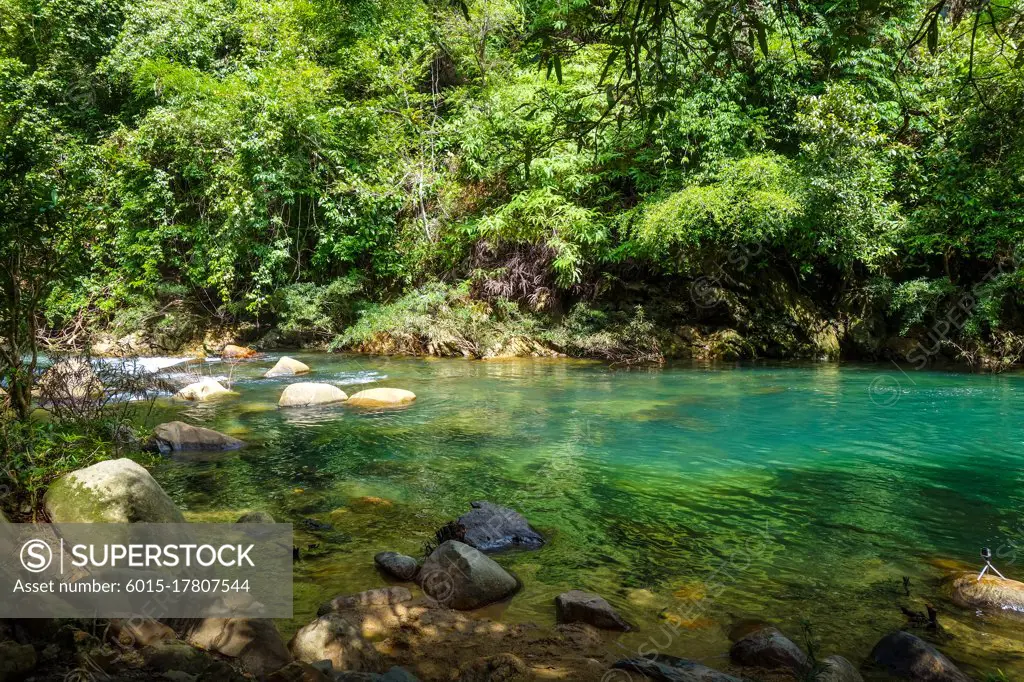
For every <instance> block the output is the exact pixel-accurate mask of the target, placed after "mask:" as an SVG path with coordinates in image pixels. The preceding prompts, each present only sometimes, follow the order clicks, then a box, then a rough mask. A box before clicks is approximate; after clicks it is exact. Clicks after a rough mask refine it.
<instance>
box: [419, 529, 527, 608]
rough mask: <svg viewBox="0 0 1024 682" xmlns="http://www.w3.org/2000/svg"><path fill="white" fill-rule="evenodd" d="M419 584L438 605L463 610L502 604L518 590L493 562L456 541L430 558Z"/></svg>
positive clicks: (424, 563)
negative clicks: (502, 601) (494, 603)
mask: <svg viewBox="0 0 1024 682" xmlns="http://www.w3.org/2000/svg"><path fill="white" fill-rule="evenodd" d="M419 581H420V585H421V586H422V587H423V591H424V592H426V593H427V594H428V595H430V596H431V597H433V598H434V599H436V600H437V601H438V602H440V603H442V604H444V605H445V606H448V607H449V608H453V609H459V610H462V611H467V610H470V609H476V608H479V607H481V606H485V605H486V604H490V603H492V602H496V601H500V600H502V599H504V598H506V597H508V596H510V595H512V594H513V593H514V592H515V591H516V590H517V589H518V588H519V582H518V581H517V580H516V579H515V578H513V577H512V576H511V575H510V574H509V573H508V572H507V571H506V570H505V569H503V568H502V567H501V566H499V565H498V564H497V563H496V562H495V561H494V560H493V559H491V558H490V557H488V556H485V555H484V554H483V553H481V552H479V551H477V550H476V549H474V548H472V547H470V546H469V545H467V544H465V543H463V542H458V541H457V540H449V541H448V542H445V543H443V544H442V545H441V546H440V547H438V548H437V549H435V550H434V551H433V552H432V553H431V555H430V556H429V557H427V560H426V561H424V562H423V566H422V567H421V568H420V575H419Z"/></svg>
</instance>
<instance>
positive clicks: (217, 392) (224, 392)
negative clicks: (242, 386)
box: [174, 379, 234, 402]
mask: <svg viewBox="0 0 1024 682" xmlns="http://www.w3.org/2000/svg"><path fill="white" fill-rule="evenodd" d="M230 395H234V393H233V392H232V391H229V390H228V389H226V388H224V387H223V386H221V384H220V382H219V381H217V380H216V379H200V380H199V381H197V382H195V383H194V384H189V385H188V386H186V387H185V388H183V389H181V390H180V391H178V392H177V393H175V394H174V397H175V398H176V399H178V400H191V401H194V402H205V401H207V400H214V399H216V398H224V397H227V396H230Z"/></svg>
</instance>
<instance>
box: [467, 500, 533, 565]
mask: <svg viewBox="0 0 1024 682" xmlns="http://www.w3.org/2000/svg"><path fill="white" fill-rule="evenodd" d="M469 506H470V507H472V509H470V510H469V511H468V512H467V513H465V514H463V515H462V516H460V517H459V520H458V524H459V525H460V526H462V527H463V528H464V529H465V534H464V536H463V537H462V541H463V542H465V543H466V544H467V545H469V546H470V547H475V548H476V549H479V550H480V551H481V552H500V551H502V550H506V549H512V548H518V549H537V548H539V547H540V546H542V545H543V544H544V538H543V537H542V536H541V534H540V533H538V532H537V531H535V530H534V529H533V528H531V527H530V524H529V523H528V522H527V521H526V519H525V518H524V517H523V515H522V514H520V513H519V512H517V511H515V510H514V509H509V508H508V507H501V506H499V505H496V504H492V503H490V502H486V501H483V500H480V501H477V502H470V504H469Z"/></svg>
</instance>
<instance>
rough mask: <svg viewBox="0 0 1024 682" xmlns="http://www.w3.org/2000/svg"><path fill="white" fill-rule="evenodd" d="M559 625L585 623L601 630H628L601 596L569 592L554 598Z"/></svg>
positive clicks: (582, 592)
mask: <svg viewBox="0 0 1024 682" xmlns="http://www.w3.org/2000/svg"><path fill="white" fill-rule="evenodd" d="M555 616H556V619H557V620H558V622H559V623H587V624H588V625H593V626H594V627H596V628H601V629H602V630H629V624H628V623H626V621H624V620H623V619H622V616H620V615H619V614H618V612H617V611H616V610H615V609H613V608H612V605H611V604H609V603H608V602H607V601H606V600H605V599H604V598H603V597H602V596H601V595H598V594H594V593H593V592H584V591H583V590H569V591H568V592H563V593H562V594H560V595H558V596H557V597H555Z"/></svg>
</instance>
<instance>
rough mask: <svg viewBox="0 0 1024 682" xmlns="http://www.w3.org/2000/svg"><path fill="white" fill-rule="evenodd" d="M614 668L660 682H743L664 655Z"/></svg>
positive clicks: (621, 662) (695, 663) (617, 665)
mask: <svg viewBox="0 0 1024 682" xmlns="http://www.w3.org/2000/svg"><path fill="white" fill-rule="evenodd" d="M612 668H615V669H617V670H629V671H632V672H637V673H641V674H642V675H645V676H646V677H648V678H650V679H652V680H657V681H658V682H743V680H742V679H740V678H739V677H733V676H732V675H726V674H725V673H723V672H719V671H717V670H715V669H714V668H709V667H707V666H706V665H701V664H700V663H697V662H695V661H688V660H686V659H685V658H676V657H675V656H666V655H664V654H651V655H649V656H645V657H643V658H629V659H625V660H622V661H618V662H617V663H615V665H613V666H612Z"/></svg>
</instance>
